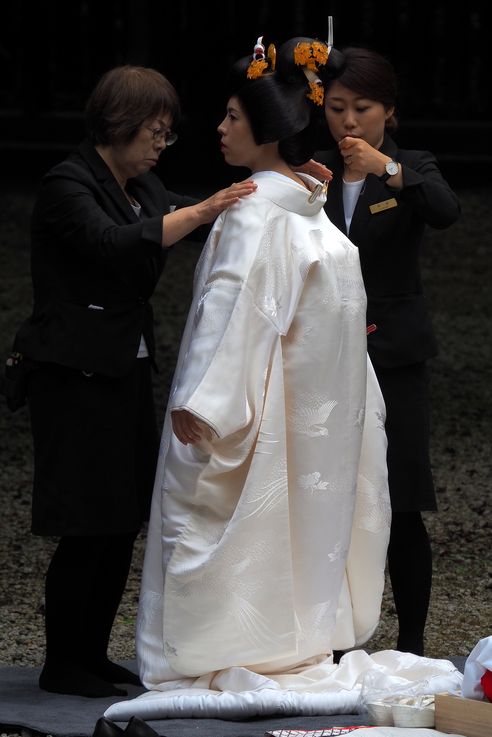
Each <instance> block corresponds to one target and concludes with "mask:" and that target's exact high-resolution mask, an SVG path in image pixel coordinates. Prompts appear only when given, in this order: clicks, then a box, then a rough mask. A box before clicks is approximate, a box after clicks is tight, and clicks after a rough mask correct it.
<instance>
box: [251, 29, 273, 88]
mask: <svg viewBox="0 0 492 737" xmlns="http://www.w3.org/2000/svg"><path fill="white" fill-rule="evenodd" d="M267 59H268V61H267ZM276 59H277V50H276V48H275V46H274V45H273V44H270V45H269V47H268V51H267V54H266V55H265V47H264V46H263V36H259V38H258V40H257V41H256V44H255V47H254V50H253V58H252V60H251V61H250V63H249V66H248V69H247V71H246V76H247V78H248V79H258V77H261V76H262V75H263V74H271V73H272V72H274V71H275V63H276ZM266 70H268V71H266Z"/></svg>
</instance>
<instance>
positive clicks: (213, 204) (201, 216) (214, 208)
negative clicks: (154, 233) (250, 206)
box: [162, 179, 258, 247]
mask: <svg viewBox="0 0 492 737" xmlns="http://www.w3.org/2000/svg"><path fill="white" fill-rule="evenodd" d="M257 186H258V185H257V184H256V182H253V181H252V180H251V179H246V180H244V181H243V182H237V183H236V184H231V186H230V187H226V188H225V189H221V190H219V191H218V192H216V193H215V194H213V195H212V196H211V197H207V199H206V200H202V201H201V202H198V203H197V204H196V205H189V206H188V207H181V208H179V209H178V210H175V211H174V212H169V213H167V215H164V219H163V231H162V245H163V246H164V247H168V246H172V245H173V243H176V242H177V241H179V240H181V239H182V238H184V237H185V236H187V235H188V234H189V233H191V231H192V230H195V228H198V227H199V226H200V225H205V224H206V223H211V222H213V221H214V220H215V218H216V217H217V215H220V213H221V212H222V211H223V210H225V209H226V208H228V207H230V206H231V205H234V204H235V203H236V202H238V201H239V200H240V198H241V197H246V196H247V195H250V194H251V193H252V192H254V191H255V189H256V188H257Z"/></svg>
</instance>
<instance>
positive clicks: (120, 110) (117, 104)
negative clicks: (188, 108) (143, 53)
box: [85, 64, 180, 146]
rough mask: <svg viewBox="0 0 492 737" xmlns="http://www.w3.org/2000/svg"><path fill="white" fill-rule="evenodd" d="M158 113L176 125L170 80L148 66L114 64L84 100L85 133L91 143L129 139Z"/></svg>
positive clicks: (176, 108)
mask: <svg viewBox="0 0 492 737" xmlns="http://www.w3.org/2000/svg"><path fill="white" fill-rule="evenodd" d="M161 114H165V115H169V116H170V117H171V124H172V126H173V127H175V126H176V125H177V123H178V121H179V116H180V105H179V98H178V95H177V92H176V90H175V89H174V87H173V86H172V84H171V83H170V82H169V80H168V79H166V77H165V76H164V75H163V74H161V73H160V72H158V71H157V70H156V69H151V68H149V67H140V66H131V65H129V64H125V65H123V66H118V67H114V68H113V69H110V70H109V71H107V72H106V73H105V74H104V75H103V76H102V77H101V79H100V80H99V82H98V83H97V85H96V86H95V88H94V90H93V91H92V93H91V95H90V97H89V100H88V102H87V105H86V109H85V119H86V129H87V135H88V136H89V139H90V140H91V142H92V143H93V144H94V145H96V144H101V145H103V146H106V145H111V144H115V143H120V144H125V143H129V142H130V141H131V140H132V138H134V137H135V136H136V134H137V133H138V131H139V129H140V127H141V126H142V123H144V122H145V121H146V120H149V119H151V118H155V117H157V116H159V115H161Z"/></svg>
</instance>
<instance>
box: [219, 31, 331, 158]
mask: <svg viewBox="0 0 492 737" xmlns="http://www.w3.org/2000/svg"><path fill="white" fill-rule="evenodd" d="M313 41H314V39H312V38H304V37H297V38H292V39H290V40H289V41H286V42H285V43H284V44H282V46H280V48H279V49H278V50H277V59H276V68H275V71H274V72H270V73H264V74H262V75H261V76H260V77H257V78H256V79H248V77H247V69H248V66H249V64H250V62H251V60H252V57H251V56H247V57H243V58H242V59H239V61H237V62H236V63H235V64H234V66H233V67H232V70H231V73H230V76H229V80H228V84H227V94H228V97H233V96H234V97H237V98H238V100H239V102H240V104H241V107H242V108H243V110H244V112H245V114H246V115H247V117H248V120H249V123H250V125H251V131H252V134H253V138H254V140H255V142H256V143H257V144H258V145H261V144H262V143H272V142H273V141H279V153H280V155H281V156H282V158H283V159H284V161H286V162H287V164H289V165H290V166H300V165H301V164H304V163H305V162H306V161H308V160H309V159H310V158H311V157H312V155H313V153H314V151H315V138H314V135H313V125H314V121H315V118H316V116H317V113H319V111H321V112H322V110H323V108H322V107H318V106H317V105H316V104H315V103H314V102H312V101H311V100H309V99H308V97H307V95H308V94H309V84H308V80H307V79H306V76H305V74H304V72H303V69H302V67H301V66H298V65H296V64H295V61H294V49H295V47H296V46H297V44H298V43H302V42H306V43H309V44H310V43H312V42H313ZM342 62H343V57H341V55H340V53H339V52H338V51H337V50H336V49H331V52H330V54H329V57H328V62H327V63H326V65H325V67H326V68H327V69H326V71H325V74H326V75H327V74H331V75H333V76H337V75H338V74H339V72H340V70H341V65H342Z"/></svg>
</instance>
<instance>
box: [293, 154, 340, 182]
mask: <svg viewBox="0 0 492 737" xmlns="http://www.w3.org/2000/svg"><path fill="white" fill-rule="evenodd" d="M291 169H292V171H295V172H299V173H300V174H309V175H310V176H312V177H314V178H315V179H319V181H320V182H331V180H332V179H333V172H332V171H331V169H328V168H327V167H326V166H325V165H324V164H321V163H320V162H319V161H315V160H314V159H309V161H306V163H305V164H301V166H292V167H291Z"/></svg>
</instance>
